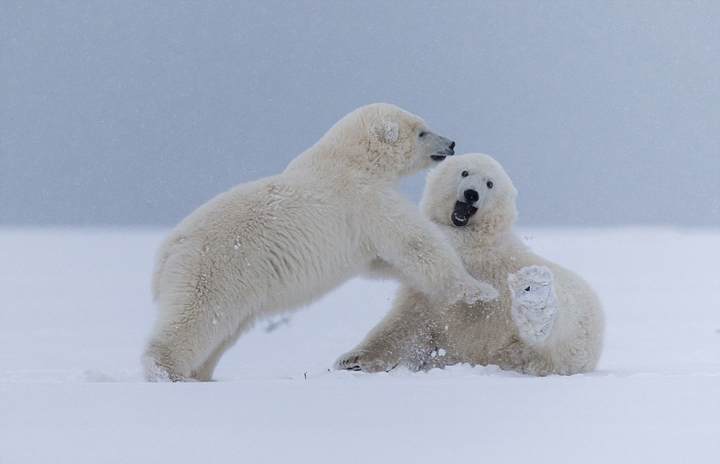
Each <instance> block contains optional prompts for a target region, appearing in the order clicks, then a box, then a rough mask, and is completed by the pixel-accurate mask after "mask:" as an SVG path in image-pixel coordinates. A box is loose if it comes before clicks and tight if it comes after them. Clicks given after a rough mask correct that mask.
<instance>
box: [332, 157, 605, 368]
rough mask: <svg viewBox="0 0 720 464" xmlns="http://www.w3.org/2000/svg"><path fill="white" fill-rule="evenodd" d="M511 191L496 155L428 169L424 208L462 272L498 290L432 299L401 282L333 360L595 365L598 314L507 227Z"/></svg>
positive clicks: (352, 364)
mask: <svg viewBox="0 0 720 464" xmlns="http://www.w3.org/2000/svg"><path fill="white" fill-rule="evenodd" d="M516 196H517V191H516V189H515V187H514V186H513V184H512V182H511V180H510V178H509V177H508V176H507V174H506V173H505V171H504V170H503V169H502V167H501V166H500V164H499V163H497V162H496V161H495V160H494V159H492V158H491V157H489V156H487V155H481V154H468V155H463V156H456V157H454V158H453V159H451V160H448V161H446V162H445V163H443V164H442V165H440V166H439V167H437V168H436V169H435V170H433V171H432V172H431V173H430V175H429V176H428V180H427V185H426V189H425V192H424V195H423V199H422V202H421V209H422V210H423V212H424V213H425V214H426V215H427V216H428V217H429V218H430V219H431V220H432V221H434V222H435V223H436V224H438V225H439V226H440V228H441V229H442V231H443V232H444V234H445V236H446V237H447V239H448V240H449V241H450V242H451V243H452V244H453V246H454V247H455V249H456V250H457V252H458V253H459V255H460V257H461V258H462V260H463V262H464V264H465V266H466V268H467V270H468V272H469V273H470V274H471V275H472V276H474V277H476V278H477V279H480V280H482V281H485V282H488V283H490V284H492V285H494V286H495V288H497V289H498V290H499V292H500V296H499V298H497V299H495V300H493V301H489V302H477V303H475V304H467V303H465V302H457V303H455V304H453V303H454V301H453V299H454V298H453V297H452V296H451V295H448V298H447V299H446V301H445V302H444V303H440V304H438V303H437V300H435V301H433V300H431V299H430V298H427V296H426V295H424V294H422V293H420V292H417V291H416V290H414V289H413V288H411V287H409V286H407V285H403V286H401V288H400V289H399V291H398V295H397V297H396V299H395V301H394V304H393V307H392V309H391V310H390V312H389V313H388V314H387V316H386V317H385V318H384V319H383V320H382V321H381V322H380V323H379V324H378V325H377V326H376V327H375V328H374V329H373V330H372V331H371V332H370V333H369V334H368V335H367V337H366V338H365V340H363V341H362V342H361V343H360V344H359V345H358V346H357V347H356V348H355V349H353V350H352V351H351V352H349V353H347V354H345V355H343V356H341V357H340V358H339V359H338V361H337V363H336V367H337V368H339V369H351V370H364V371H369V372H376V371H386V370H389V369H392V368H394V367H395V366H397V365H402V366H407V367H409V368H410V369H415V370H419V369H429V368H433V367H443V366H446V365H452V364H456V363H470V364H473V365H477V364H480V365H488V364H495V365H498V366H500V367H501V368H503V369H505V370H513V371H518V372H522V373H526V374H532V375H550V374H568V375H569V374H575V373H580V372H588V371H592V370H593V369H595V367H596V365H597V362H598V358H599V357H600V353H601V349H602V340H603V331H604V322H603V321H604V318H603V311H602V307H601V304H600V301H599V299H598V297H597V295H596V294H595V292H594V291H593V290H592V289H591V288H590V286H589V285H588V284H587V283H586V282H585V281H584V280H583V279H581V278H580V277H579V276H577V275H576V274H574V273H573V272H571V271H569V270H567V269H565V268H563V267H561V266H559V265H557V264H555V263H552V262H550V261H548V260H546V259H544V258H542V257H540V256H538V255H536V254H534V253H532V252H530V251H529V250H528V249H527V247H526V246H525V245H524V244H523V243H522V241H521V240H520V238H519V237H518V236H517V235H516V234H515V233H514V232H513V231H512V230H511V227H512V225H513V223H514V222H515V219H516V217H517V212H516V208H515V198H516Z"/></svg>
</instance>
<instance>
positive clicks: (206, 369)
mask: <svg viewBox="0 0 720 464" xmlns="http://www.w3.org/2000/svg"><path fill="white" fill-rule="evenodd" d="M251 326H252V320H250V319H248V320H246V321H244V322H242V323H241V324H240V327H239V328H238V329H237V330H236V331H235V334H234V335H232V336H231V337H230V338H228V339H226V340H225V341H223V342H222V343H220V345H218V347H217V348H215V350H214V351H213V352H212V354H211V355H210V357H208V358H207V360H206V361H205V362H204V363H203V364H202V365H201V366H200V367H198V368H196V369H194V370H193V371H192V372H191V373H190V377H192V378H193V379H196V380H199V381H200V382H209V381H211V380H212V376H213V372H215V367H217V364H218V362H220V358H221V357H222V355H223V354H225V352H226V351H227V350H228V349H230V348H231V347H232V346H233V345H234V344H235V343H236V342H237V341H238V338H240V335H242V334H243V333H245V332H246V331H247V330H248V329H249V328H250V327H251Z"/></svg>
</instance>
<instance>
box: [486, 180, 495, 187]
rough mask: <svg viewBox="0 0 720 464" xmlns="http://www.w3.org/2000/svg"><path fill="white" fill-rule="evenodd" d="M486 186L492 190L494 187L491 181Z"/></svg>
mask: <svg viewBox="0 0 720 464" xmlns="http://www.w3.org/2000/svg"><path fill="white" fill-rule="evenodd" d="M485 185H487V188H489V189H491V188H492V186H493V183H492V181H491V180H489V181H487V184H485Z"/></svg>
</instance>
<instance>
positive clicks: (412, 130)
mask: <svg viewBox="0 0 720 464" xmlns="http://www.w3.org/2000/svg"><path fill="white" fill-rule="evenodd" d="M318 143H319V144H321V145H323V146H326V147H328V148H330V149H331V151H332V156H333V157H335V162H336V163H345V164H346V163H350V164H351V166H352V169H353V170H354V171H356V172H367V173H371V174H372V175H373V176H380V177H385V178H389V179H393V180H396V179H399V178H401V177H404V176H408V175H411V174H414V173H416V172H419V171H422V170H424V169H427V168H429V167H431V166H433V165H435V164H437V163H438V162H440V161H442V160H444V159H445V158H446V157H448V156H452V155H454V154H455V150H454V148H455V142H453V141H452V140H450V139H447V138H445V137H442V136H441V135H438V134H436V133H435V132H433V131H431V130H430V129H429V128H428V126H427V124H425V121H423V120H422V119H420V118H419V117H418V116H415V115H414V114H411V113H409V112H407V111H405V110H403V109H401V108H398V107H397V106H394V105H390V104H387V103H375V104H372V105H368V106H363V107H361V108H358V109H356V110H355V111H353V112H351V113H350V114H348V115H347V116H345V117H344V118H342V119H341V120H340V121H338V122H337V123H336V124H335V125H334V126H333V127H332V128H331V129H330V130H329V131H328V132H327V134H325V136H324V137H323V139H321V141H320V142H318Z"/></svg>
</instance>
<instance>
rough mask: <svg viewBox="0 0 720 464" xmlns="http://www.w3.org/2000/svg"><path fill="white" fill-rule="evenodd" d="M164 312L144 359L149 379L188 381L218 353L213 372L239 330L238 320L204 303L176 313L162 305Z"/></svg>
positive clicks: (162, 311)
mask: <svg viewBox="0 0 720 464" xmlns="http://www.w3.org/2000/svg"><path fill="white" fill-rule="evenodd" d="M161 314H165V316H164V317H161V319H160V320H159V321H158V323H157V326H156V328H155V331H154V333H153V336H152V337H151V339H150V342H149V343H148V346H147V348H146V350H145V353H144V354H143V358H142V362H143V366H144V368H145V376H146V378H147V379H148V380H150V381H155V382H157V381H172V382H179V381H182V380H187V379H189V378H191V377H193V375H192V374H193V372H194V371H196V370H197V369H198V368H199V367H200V366H202V365H204V364H205V363H206V362H207V361H209V360H210V358H211V357H214V356H216V357H217V359H216V360H215V361H214V363H213V365H212V368H211V369H210V374H212V370H213V369H214V367H215V364H217V361H218V360H219V359H220V356H222V353H224V351H225V349H226V348H227V347H226V348H225V349H221V347H222V346H223V345H225V344H226V342H227V341H228V340H229V339H231V338H233V337H235V334H236V333H237V332H238V330H237V328H238V326H239V323H238V322H236V321H234V320H233V318H232V317H230V316H229V315H223V316H222V317H221V316H220V315H219V314H217V313H216V312H214V311H212V310H208V309H206V307H205V306H200V307H191V308H187V309H185V310H182V311H175V312H174V311H173V308H169V310H166V308H161ZM238 336H239V334H238ZM235 340H237V337H235ZM233 343H234V341H233ZM228 346H229V345H228Z"/></svg>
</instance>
